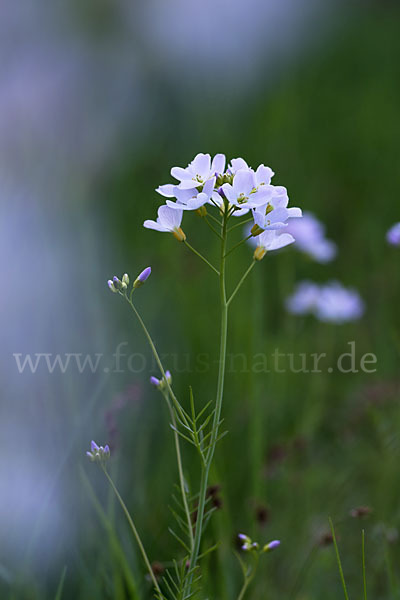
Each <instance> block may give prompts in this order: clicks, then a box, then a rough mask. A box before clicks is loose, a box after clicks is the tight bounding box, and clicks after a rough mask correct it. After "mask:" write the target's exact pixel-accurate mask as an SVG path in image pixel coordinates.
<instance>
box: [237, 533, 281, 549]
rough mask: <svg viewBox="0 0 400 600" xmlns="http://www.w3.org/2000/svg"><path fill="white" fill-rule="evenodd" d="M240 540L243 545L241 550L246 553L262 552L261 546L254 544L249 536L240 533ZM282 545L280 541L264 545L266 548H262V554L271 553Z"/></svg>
mask: <svg viewBox="0 0 400 600" xmlns="http://www.w3.org/2000/svg"><path fill="white" fill-rule="evenodd" d="M238 538H239V540H240V542H241V544H242V545H241V549H242V550H243V551H244V552H252V551H253V552H254V551H256V552H258V551H259V550H260V544H259V543H258V542H253V541H252V540H251V538H250V537H249V536H248V535H246V534H244V533H239V535H238ZM280 544H281V543H280V541H279V540H273V541H272V542H269V543H268V544H264V546H263V547H262V548H261V552H271V551H272V550H275V548H278V546H280Z"/></svg>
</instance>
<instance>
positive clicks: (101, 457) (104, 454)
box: [86, 440, 110, 465]
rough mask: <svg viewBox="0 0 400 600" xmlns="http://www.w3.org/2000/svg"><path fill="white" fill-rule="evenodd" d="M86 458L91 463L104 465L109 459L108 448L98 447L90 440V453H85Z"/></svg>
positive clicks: (106, 446)
mask: <svg viewBox="0 0 400 600" xmlns="http://www.w3.org/2000/svg"><path fill="white" fill-rule="evenodd" d="M86 456H87V457H88V458H89V459H90V460H91V461H92V462H97V463H99V464H101V465H104V464H105V463H106V462H107V460H108V459H109V458H110V447H109V445H108V444H106V445H105V446H104V448H103V446H98V445H97V444H96V442H94V441H93V440H92V442H91V444H90V452H86Z"/></svg>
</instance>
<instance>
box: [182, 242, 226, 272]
mask: <svg viewBox="0 0 400 600" xmlns="http://www.w3.org/2000/svg"><path fill="white" fill-rule="evenodd" d="M183 243H184V244H185V246H186V247H187V248H189V250H191V251H192V252H193V253H194V254H196V256H198V257H199V258H201V260H202V261H203V262H204V263H206V265H208V266H209V267H210V269H212V270H213V271H214V273H216V274H217V275H218V276H219V271H218V269H216V268H215V267H214V265H212V264H211V263H210V262H209V261H208V260H207V259H206V258H205V257H204V256H203V255H202V254H200V252H197V250H195V249H194V248H193V246H191V245H190V244H189V242H187V241H186V240H184V242H183Z"/></svg>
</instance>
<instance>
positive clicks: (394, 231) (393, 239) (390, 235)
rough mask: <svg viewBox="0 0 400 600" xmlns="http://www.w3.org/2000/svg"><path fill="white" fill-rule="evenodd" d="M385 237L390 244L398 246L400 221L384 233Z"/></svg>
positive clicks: (399, 243)
mask: <svg viewBox="0 0 400 600" xmlns="http://www.w3.org/2000/svg"><path fill="white" fill-rule="evenodd" d="M386 239H387V241H388V242H389V244H392V246H400V223H395V224H394V225H392V227H391V228H390V229H389V231H388V232H387V234H386Z"/></svg>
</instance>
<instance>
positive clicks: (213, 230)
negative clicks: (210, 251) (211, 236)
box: [203, 215, 222, 240]
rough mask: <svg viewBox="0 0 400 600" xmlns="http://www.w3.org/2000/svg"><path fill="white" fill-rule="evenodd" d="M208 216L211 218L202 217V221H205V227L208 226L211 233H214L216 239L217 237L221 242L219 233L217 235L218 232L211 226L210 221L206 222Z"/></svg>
mask: <svg viewBox="0 0 400 600" xmlns="http://www.w3.org/2000/svg"><path fill="white" fill-rule="evenodd" d="M210 216H211V215H208V216H206V217H203V219H204V221H205V223H206V225H208V227H209V228H210V229H211V231H212V232H213V233H215V235H216V236H217V237H219V239H220V240H221V239H222V238H221V234H220V233H218V231H217V230H216V229H215V227H213V225H211V223H210V221H209V220H208V217H210Z"/></svg>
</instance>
